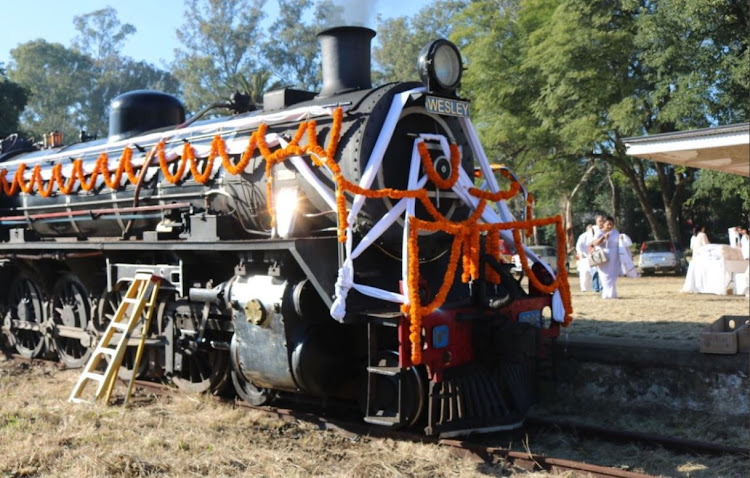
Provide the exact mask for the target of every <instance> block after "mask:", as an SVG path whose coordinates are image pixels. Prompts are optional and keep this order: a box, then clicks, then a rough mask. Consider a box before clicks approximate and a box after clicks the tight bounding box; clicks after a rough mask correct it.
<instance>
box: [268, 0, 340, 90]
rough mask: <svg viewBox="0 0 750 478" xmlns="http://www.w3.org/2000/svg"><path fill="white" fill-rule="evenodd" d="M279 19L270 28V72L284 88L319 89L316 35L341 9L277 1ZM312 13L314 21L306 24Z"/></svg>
mask: <svg viewBox="0 0 750 478" xmlns="http://www.w3.org/2000/svg"><path fill="white" fill-rule="evenodd" d="M278 1H279V17H278V19H277V20H276V21H275V22H274V23H273V25H271V27H270V28H269V29H268V40H267V41H266V42H265V43H264V45H263V51H264V53H265V57H266V59H267V61H268V64H269V66H268V69H269V71H273V75H272V76H273V77H275V78H276V79H277V80H278V83H279V84H282V85H294V86H296V87H298V88H301V89H306V90H310V91H317V90H319V89H320V84H321V76H320V48H319V47H318V42H317V40H316V35H317V33H319V32H320V31H321V30H322V29H323V25H324V24H330V23H331V22H330V19H331V18H332V17H333V16H334V14H335V13H336V12H338V9H337V8H336V7H335V5H334V4H333V3H332V2H330V1H323V2H317V3H314V2H313V0H278ZM312 10H314V12H313V15H312V17H313V21H312V22H311V23H305V22H304V18H305V16H306V15H307V13H309V12H311V11H312Z"/></svg>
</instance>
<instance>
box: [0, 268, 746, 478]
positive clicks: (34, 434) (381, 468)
mask: <svg viewBox="0 0 750 478" xmlns="http://www.w3.org/2000/svg"><path fill="white" fill-rule="evenodd" d="M570 280H571V285H572V287H571V290H572V291H573V306H574V309H575V315H576V317H575V320H574V321H573V323H572V324H571V326H570V327H568V328H567V329H565V331H564V334H568V335H569V336H578V335H580V336H591V335H604V336H609V337H626V338H641V339H642V338H646V339H655V340H669V341H680V342H684V343H686V344H694V345H695V346H696V347H697V337H698V333H699V332H700V330H701V329H702V328H703V327H705V326H706V325H707V324H709V323H711V322H712V321H713V320H715V319H716V318H718V317H719V316H721V315H725V314H729V315H746V314H747V313H748V300H747V299H746V298H744V297H730V296H725V297H721V296H710V295H685V294H681V293H679V289H680V286H681V285H682V278H679V277H677V278H675V277H650V278H643V279H621V280H620V281H618V293H619V295H620V296H621V298H620V299H618V300H609V301H604V300H602V299H601V298H600V297H599V296H598V295H595V294H594V293H591V292H589V293H582V292H580V291H579V289H578V278H577V277H571V279H570ZM79 373H80V371H78V370H60V369H59V368H58V367H57V366H56V364H54V363H49V362H35V363H31V364H30V363H28V362H23V363H22V362H16V361H10V360H6V359H3V358H0V477H2V478H6V477H8V478H9V477H13V478H15V477H58V476H76V477H79V476H84V477H100V476H102V477H103V476H118V477H119V476H122V477H136V476H169V477H172V476H175V477H184V476H214V477H224V476H227V477H229V476H232V477H235V476H248V477H250V476H252V477H256V476H261V477H272V478H281V477H308V476H326V477H329V476H330V477H425V478H426V477H480V476H481V477H487V476H521V475H522V476H526V477H540V476H547V475H545V474H542V473H536V474H523V473H522V472H520V471H519V470H511V469H508V468H506V467H504V466H502V465H488V464H484V463H477V462H475V461H472V460H470V459H468V458H462V457H458V456H455V455H454V454H452V453H450V452H449V451H448V450H446V449H444V448H439V447H435V446H433V445H425V444H418V443H403V442H396V441H393V440H384V439H375V438H370V437H355V438H352V437H349V436H346V435H344V434H341V433H338V432H335V431H324V430H320V429H318V428H317V427H316V426H315V425H313V424H309V423H287V422H285V421H282V420H280V419H276V418H269V417H268V416H267V415H264V414H261V413H257V412H252V411H248V410H246V409H240V408H237V407H232V406H225V405H221V404H217V403H216V402H213V401H211V400H209V399H208V398H205V397H197V396H192V395H186V394H178V395H176V396H173V397H156V396H153V395H150V394H148V393H146V392H143V391H140V392H139V393H138V394H137V395H136V397H135V399H134V406H133V407H132V408H130V409H128V410H123V409H122V408H119V407H110V408H107V407H100V406H97V407H93V408H92V407H89V406H85V405H74V404H70V403H68V402H67V398H68V395H69V394H70V391H71V389H72V387H73V385H74V383H75V381H76V379H77V378H78V375H79ZM118 390H119V391H120V392H121V391H122V386H120V388H119V389H118ZM497 440H498V441H497V443H495V445H496V446H512V447H513V449H516V450H519V449H520V450H523V449H526V448H528V450H530V451H531V452H532V453H546V454H549V455H551V456H560V457H563V458H564V457H566V456H567V457H571V458H572V457H573V456H576V457H580V456H581V455H582V457H583V458H584V459H587V461H590V462H593V463H597V464H602V465H608V466H619V465H622V466H623V467H625V469H628V470H630V471H648V472H650V473H662V474H664V475H665V476H681V477H688V476H689V477H709V476H732V477H734V476H743V475H744V474H745V473H746V471H747V468H746V463H745V462H744V461H743V462H742V464H740V465H738V464H737V462H736V461H730V462H727V463H726V464H705V463H703V461H698V462H696V461H695V460H693V459H691V458H690V457H687V458H684V459H682V458H679V457H678V458H676V459H672V461H669V460H668V459H667V458H666V457H665V456H666V454H665V453H664V451H663V450H652V449H643V448H640V447H637V446H623V445H606V444H604V445H602V447H600V448H596V445H597V444H595V443H591V442H583V441H580V440H572V441H571V438H570V437H569V436H566V435H564V434H557V433H550V434H547V436H542V437H535V438H534V439H533V441H531V442H528V437H524V436H519V435H509V436H508V437H507V438H498V439H497ZM560 450H572V451H570V452H569V453H573V451H575V452H576V453H578V455H565V454H564V453H563V452H561V451H560ZM556 453H563V454H562V455H560V454H556ZM566 453H568V452H566ZM662 462H663V463H662ZM642 467H646V468H642ZM738 469H743V470H744V471H742V472H738V473H735V472H734V470H738ZM717 473H718V475H717ZM568 476H569V477H570V476H573V475H568Z"/></svg>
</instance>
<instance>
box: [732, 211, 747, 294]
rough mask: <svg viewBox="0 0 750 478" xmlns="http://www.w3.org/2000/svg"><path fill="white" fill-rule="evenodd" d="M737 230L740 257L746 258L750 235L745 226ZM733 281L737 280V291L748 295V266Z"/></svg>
mask: <svg viewBox="0 0 750 478" xmlns="http://www.w3.org/2000/svg"><path fill="white" fill-rule="evenodd" d="M737 231H738V232H739V233H740V236H741V237H740V249H742V258H743V259H745V260H748V258H750V236H748V234H747V228H746V227H745V226H740V227H738V228H737ZM735 281H737V284H736V285H737V293H738V294H742V293H743V292H744V293H745V297H750V287H748V283H750V266H748V267H746V268H745V272H744V273H742V274H737V276H736V277H735Z"/></svg>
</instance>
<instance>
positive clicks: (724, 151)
mask: <svg viewBox="0 0 750 478" xmlns="http://www.w3.org/2000/svg"><path fill="white" fill-rule="evenodd" d="M624 142H625V145H626V146H627V148H628V149H627V153H628V154H629V155H630V156H637V157H639V158H646V159H650V160H652V161H658V162H660V163H670V164H677V165H682V166H690V167H692V168H704V169H714V170H716V171H724V172H726V173H733V174H740V175H742V176H750V124H748V123H741V124H735V125H729V126H719V127H716V128H706V129H698V130H693V131H679V132H676V133H664V134H655V135H651V136H640V137H635V138H625V139H624Z"/></svg>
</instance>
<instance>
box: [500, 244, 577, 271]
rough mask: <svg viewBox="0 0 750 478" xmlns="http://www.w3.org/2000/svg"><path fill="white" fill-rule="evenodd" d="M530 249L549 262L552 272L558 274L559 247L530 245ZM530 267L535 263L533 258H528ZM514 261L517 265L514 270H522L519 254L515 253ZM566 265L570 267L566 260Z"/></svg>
mask: <svg viewBox="0 0 750 478" xmlns="http://www.w3.org/2000/svg"><path fill="white" fill-rule="evenodd" d="M528 249H529V250H530V251H531V252H533V253H534V254H536V256H537V257H538V258H539V259H541V260H542V261H544V262H546V263H547V264H549V266H550V267H551V268H552V272H554V273H555V274H557V248H556V247H553V246H546V245H541V246H528ZM526 259H527V261H528V263H529V267H531V266H532V265H533V264H534V261H532V260H531V258H529V257H527V258H526ZM513 263H514V264H515V267H513V272H521V270H522V269H521V258H520V257H519V256H518V254H514V255H513ZM565 267H566V268H567V267H568V264H567V262H566V264H565Z"/></svg>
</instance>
